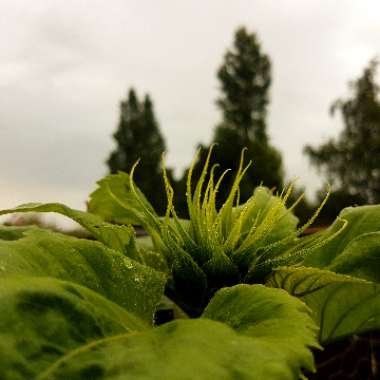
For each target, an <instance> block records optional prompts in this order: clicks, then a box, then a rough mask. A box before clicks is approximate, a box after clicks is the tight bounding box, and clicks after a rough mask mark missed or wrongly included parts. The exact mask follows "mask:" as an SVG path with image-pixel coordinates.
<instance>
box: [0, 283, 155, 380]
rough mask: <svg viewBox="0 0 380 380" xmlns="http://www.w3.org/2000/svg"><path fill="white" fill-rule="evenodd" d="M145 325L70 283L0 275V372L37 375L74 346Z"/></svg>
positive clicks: (15, 378)
mask: <svg viewBox="0 0 380 380" xmlns="http://www.w3.org/2000/svg"><path fill="white" fill-rule="evenodd" d="M147 328H148V325H146V324H145V323H143V322H142V321H140V320H139V318H137V317H136V316H134V315H133V314H131V313H129V312H128V311H126V310H125V309H123V308H121V307H120V306H118V305H116V304H115V303H113V302H111V301H109V300H107V299H106V298H104V297H102V296H100V295H99V294H98V293H95V292H93V291H91V290H89V289H87V288H84V287H82V286H79V285H76V284H74V283H71V282H66V281H59V280H56V279H52V278H33V277H19V276H16V277H11V278H1V279H0V378H1V379H2V380H31V379H36V378H38V377H39V376H41V375H42V374H43V373H44V372H45V370H46V369H47V368H48V367H50V366H51V365H52V364H53V363H56V362H57V361H59V360H60V359H61V358H62V357H63V356H65V355H66V356H68V355H70V353H71V352H72V350H74V349H76V348H77V347H81V346H83V345H86V344H89V343H91V342H93V341H94V340H98V339H103V338H104V337H107V336H113V335H116V334H125V333H128V332H132V331H141V330H144V329H147ZM85 378H86V377H83V379H85ZM90 378H93V377H87V379H90ZM67 379H68V378H67Z"/></svg>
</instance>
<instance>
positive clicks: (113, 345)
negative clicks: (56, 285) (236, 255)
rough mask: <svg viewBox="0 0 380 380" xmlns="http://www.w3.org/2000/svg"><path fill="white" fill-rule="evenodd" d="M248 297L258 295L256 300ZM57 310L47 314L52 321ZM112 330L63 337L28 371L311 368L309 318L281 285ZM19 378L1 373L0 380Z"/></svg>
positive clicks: (229, 292) (267, 373)
mask: <svg viewBox="0 0 380 380" xmlns="http://www.w3.org/2000/svg"><path fill="white" fill-rule="evenodd" d="M224 301H225V302H224ZM251 302H258V304H259V305H258V307H257V308H255V307H254V306H251ZM247 303H248V305H249V306H250V307H248V309H247V310H246V312H245V311H244V310H241V306H242V305H246V304H247ZM44 306H45V307H44V308H43V315H46V316H50V314H49V313H47V310H48V309H49V304H47V305H46V304H44ZM243 309H244V308H243ZM222 310H224V313H222ZM60 312H63V311H62V310H60ZM58 314H59V313H56V314H52V315H51V318H54V320H57V321H59V320H60V319H61V318H59V315H58ZM224 314H225V315H227V316H228V315H229V316H230V317H228V318H227V319H228V320H226V318H224V317H223V318H220V316H221V315H224ZM233 315H236V319H233V317H232V316H233ZM206 317H207V318H206ZM1 318H2V315H0V321H1ZM19 318H20V319H21V320H22V319H23V315H22V314H21V315H20V314H17V315H15V318H14V321H13V322H14V323H15V324H17V322H18V319H19ZM68 318H69V317H68ZM68 318H64V319H65V320H67V319H68ZM209 318H212V319H214V320H211V319H209ZM218 319H223V321H221V320H220V321H219V320H218ZM223 322H226V323H223ZM86 326H87V324H86V323H84V324H83V325H81V327H82V328H86ZM92 326H93V325H92V324H91V323H89V327H88V329H87V330H86V332H85V333H82V334H84V335H85V336H86V335H90V334H91V327H92ZM25 328H26V330H27V331H26V335H27V336H31V337H32V338H34V336H35V335H34V334H36V333H37V332H38V331H39V328H40V325H38V321H36V320H33V323H30V324H29V325H27V326H25ZM287 329H289V330H287ZM115 330H116V331H115V333H116V335H113V334H112V333H111V334H109V335H108V336H105V337H102V335H106V334H100V333H99V332H98V330H95V333H94V334H92V335H93V338H94V339H92V340H90V341H89V340H87V339H86V338H84V339H83V342H82V343H81V344H77V342H71V341H70V342H71V343H72V349H71V350H70V351H66V352H62V351H63V350H62V351H60V353H63V355H61V356H60V357H59V358H58V357H57V354H55V355H50V356H49V354H45V353H44V355H43V356H44V357H45V358H46V361H45V362H44V363H43V364H42V363H41V362H39V366H40V367H39V368H41V367H42V366H44V369H43V370H41V372H40V373H39V374H38V375H37V376H35V378H34V379H35V380H47V379H48V380H58V379H60V380H63V379H70V380H84V379H86V380H88V379H97V380H105V379H107V380H126V379H134V380H150V379H157V380H161V379H162V380H177V379H181V380H187V379H189V380H190V379H191V380H192V379H197V380H206V379H207V380H209V379H225V380H233V379H242V380H245V379H246V380H258V379H260V380H261V379H266V380H277V379H278V380H298V379H299V377H300V375H301V373H302V372H301V371H302V370H301V369H302V368H304V369H309V370H313V359H312V354H311V351H310V348H311V347H315V346H316V345H317V343H316V340H315V325H314V324H313V322H312V320H311V318H310V317H309V316H308V314H307V310H306V307H305V305H304V304H303V303H301V302H300V301H299V300H297V299H294V298H292V297H291V296H290V295H288V294H286V292H284V291H281V290H277V289H266V288H265V287H263V286H249V285H241V286H237V287H234V288H232V289H226V290H223V291H222V292H220V293H218V294H217V295H216V296H215V298H214V300H213V301H211V304H210V307H209V309H208V310H207V311H206V312H205V315H204V317H203V318H200V319H193V320H178V321H174V322H170V323H168V324H165V325H162V326H160V327H158V328H153V329H151V330H144V331H140V332H138V331H136V332H130V331H128V332H126V333H120V332H119V331H117V329H115ZM280 330H283V332H282V333H281V334H279V331H280ZM88 331H89V333H88ZM65 333H66V330H65V329H64V330H63V334H65ZM45 336H46V335H43V337H45ZM55 342H56V341H55V340H53V343H55ZM39 352H40V351H39ZM37 357H38V355H37ZM38 359H39V358H38ZM3 365H5V364H3ZM30 365H31V366H32V365H34V364H30ZM35 366H37V364H36V365H35ZM0 369H1V368H0ZM15 371H16V370H15ZM25 378H27V377H26V376H24V377H22V376H19V377H15V376H14V377H11V376H8V377H6V378H5V380H8V379H15V380H23V379H25ZM28 379H29V378H28Z"/></svg>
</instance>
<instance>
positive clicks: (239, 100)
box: [182, 27, 283, 205]
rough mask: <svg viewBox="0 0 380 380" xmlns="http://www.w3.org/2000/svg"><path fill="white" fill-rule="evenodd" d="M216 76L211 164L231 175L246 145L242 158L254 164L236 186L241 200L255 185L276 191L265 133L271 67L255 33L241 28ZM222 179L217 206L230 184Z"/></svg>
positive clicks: (276, 167) (279, 178)
mask: <svg viewBox="0 0 380 380" xmlns="http://www.w3.org/2000/svg"><path fill="white" fill-rule="evenodd" d="M217 77H218V79H219V81H220V85H221V95H220V97H219V98H218V99H217V105H218V107H219V109H220V110H221V112H222V122H221V123H220V124H219V125H217V127H216V128H215V130H214V135H213V139H212V143H216V144H217V146H216V148H215V150H214V154H213V160H212V161H213V162H212V163H216V162H217V163H219V165H220V166H219V168H218V171H219V173H221V172H223V171H224V170H226V169H232V172H234V171H236V169H237V166H238V163H239V158H240V154H241V151H242V149H243V148H245V147H246V148H247V154H246V157H247V160H248V159H249V160H252V161H253V165H252V167H251V168H250V169H249V171H248V172H247V173H246V175H245V177H244V179H243V181H242V183H241V189H240V190H241V192H240V200H241V201H242V202H244V201H246V200H247V199H248V198H249V197H250V196H251V195H252V191H253V189H254V187H255V186H258V185H260V184H261V183H262V184H264V185H266V186H268V187H270V188H276V189H277V190H281V189H282V186H283V169H282V159H281V154H280V153H279V152H278V151H277V150H276V149H275V148H274V147H273V146H271V144H270V143H269V138H268V135H267V129H266V116H267V106H268V103H269V88H270V84H271V64H270V59H269V57H268V55H267V54H265V53H263V52H262V50H261V45H260V42H259V41H258V38H257V36H256V34H254V33H249V32H248V31H247V30H246V29H245V28H244V27H242V28H239V29H238V30H237V31H236V33H235V39H234V44H233V46H232V48H230V49H229V50H227V53H226V54H225V56H224V61H223V64H222V65H221V66H220V68H219V70H218V72H217ZM200 148H201V154H200V160H199V161H200V164H199V165H197V166H196V167H195V169H194V177H198V176H199V175H200V171H201V167H202V164H201V163H202V162H204V159H205V157H206V155H207V151H208V149H209V147H208V146H204V145H201V146H200ZM225 178H226V180H225V181H224V183H223V184H222V186H221V187H220V191H219V201H220V203H222V202H223V200H224V196H225V194H228V187H229V186H230V185H231V183H232V180H233V178H232V177H231V176H226V177H225ZM183 182H184V181H183V180H182V183H183ZM219 205H220V204H219Z"/></svg>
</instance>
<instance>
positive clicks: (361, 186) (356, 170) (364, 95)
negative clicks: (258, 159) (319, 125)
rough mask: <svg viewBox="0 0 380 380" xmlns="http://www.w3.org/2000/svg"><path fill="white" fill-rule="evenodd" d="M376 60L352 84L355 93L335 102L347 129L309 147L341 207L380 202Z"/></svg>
mask: <svg viewBox="0 0 380 380" xmlns="http://www.w3.org/2000/svg"><path fill="white" fill-rule="evenodd" d="M376 68H377V62H376V61H374V60H373V61H371V62H370V63H369V65H368V66H367V67H366V68H365V70H364V72H363V74H362V76H361V77H360V78H359V79H357V80H356V81H354V82H352V83H351V84H350V88H351V91H352V95H351V97H350V98H347V99H338V100H337V101H336V102H334V104H333V106H332V108H331V112H332V114H334V112H336V111H339V113H340V114H341V116H342V119H343V123H344V129H343V131H342V132H341V133H340V135H339V136H338V138H336V139H330V140H328V141H327V142H326V143H325V144H322V145H321V146H320V147H317V148H314V147H312V146H307V147H306V148H305V153H306V154H307V155H308V156H309V158H310V160H311V163H312V164H313V165H316V166H317V167H318V168H319V169H320V170H322V171H323V172H324V173H325V174H326V175H327V178H328V180H329V182H330V183H331V184H332V185H333V189H335V195H334V197H335V198H336V199H335V201H336V202H340V203H342V204H339V207H344V206H349V205H350V204H352V203H358V204H362V203H370V204H371V203H380V161H379V157H380V98H379V93H380V89H379V86H378V85H377V84H376V83H375V77H376Z"/></svg>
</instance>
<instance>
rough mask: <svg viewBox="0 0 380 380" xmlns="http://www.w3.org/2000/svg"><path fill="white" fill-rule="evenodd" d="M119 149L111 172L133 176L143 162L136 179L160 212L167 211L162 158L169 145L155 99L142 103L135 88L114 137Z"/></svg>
mask: <svg viewBox="0 0 380 380" xmlns="http://www.w3.org/2000/svg"><path fill="white" fill-rule="evenodd" d="M113 137H114V139H115V141H116V148H115V150H114V151H113V152H112V153H111V154H110V157H109V158H108V160H107V165H108V167H109V170H110V172H111V173H117V172H118V171H124V172H127V173H129V172H130V170H131V168H132V165H133V164H134V163H135V162H136V161H137V160H139V159H140V163H139V165H138V167H137V168H136V170H135V173H134V179H135V182H136V184H137V185H138V186H139V187H140V189H141V190H142V191H143V193H144V194H145V195H146V196H147V198H148V199H149V201H150V202H151V203H152V205H153V207H154V208H155V209H156V211H157V212H159V213H160V214H162V213H163V212H164V210H165V208H166V195H165V191H164V186H163V181H162V176H161V165H160V163H161V156H162V153H163V152H164V151H165V142H164V139H163V137H162V135H161V133H160V130H159V125H158V122H157V120H156V117H155V115H154V108H153V103H152V100H151V99H150V97H149V95H146V96H145V98H144V100H143V101H139V99H138V96H137V94H136V92H135V91H134V89H131V90H130V91H129V94H128V96H127V98H126V99H125V100H123V101H122V102H121V104H120V119H119V125H118V127H117V130H116V132H115V133H114V135H113Z"/></svg>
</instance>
